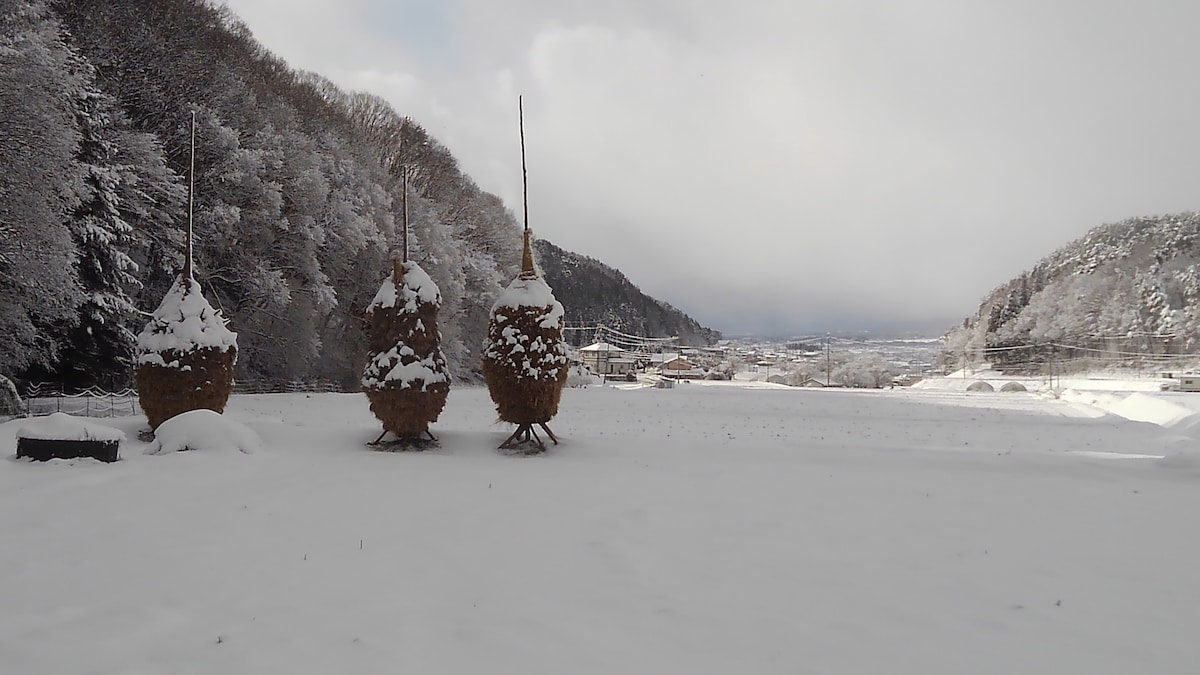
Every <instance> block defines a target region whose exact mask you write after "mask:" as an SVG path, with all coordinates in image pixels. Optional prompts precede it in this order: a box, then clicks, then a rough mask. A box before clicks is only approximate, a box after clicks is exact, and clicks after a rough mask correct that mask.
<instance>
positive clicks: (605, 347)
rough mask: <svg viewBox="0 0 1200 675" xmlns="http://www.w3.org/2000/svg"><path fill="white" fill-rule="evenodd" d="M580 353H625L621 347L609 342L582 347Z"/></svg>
mask: <svg viewBox="0 0 1200 675" xmlns="http://www.w3.org/2000/svg"><path fill="white" fill-rule="evenodd" d="M579 351H581V352H617V353H624V352H625V350H624V349H621V348H620V347H617V346H616V345H610V344H608V343H607V342H594V343H592V344H590V345H588V346H586V347H580V348H579Z"/></svg>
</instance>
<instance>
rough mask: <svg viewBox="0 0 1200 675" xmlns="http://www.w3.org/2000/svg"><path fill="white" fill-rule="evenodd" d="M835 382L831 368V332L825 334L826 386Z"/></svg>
mask: <svg viewBox="0 0 1200 675" xmlns="http://www.w3.org/2000/svg"><path fill="white" fill-rule="evenodd" d="M831 384H833V374H832V373H830V370H829V333H826V334H825V386H826V387H828V386H829V385H831Z"/></svg>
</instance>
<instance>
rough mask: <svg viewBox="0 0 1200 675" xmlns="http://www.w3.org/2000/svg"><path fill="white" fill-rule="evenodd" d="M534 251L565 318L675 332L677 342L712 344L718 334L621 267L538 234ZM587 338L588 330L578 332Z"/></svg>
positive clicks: (634, 330)
mask: <svg viewBox="0 0 1200 675" xmlns="http://www.w3.org/2000/svg"><path fill="white" fill-rule="evenodd" d="M535 253H536V255H537V257H538V264H539V265H540V267H541V269H542V275H543V276H544V277H545V279H546V282H547V283H549V284H550V287H551V288H553V289H554V296H555V298H557V299H558V301H559V302H561V303H562V304H563V307H564V308H565V309H566V312H567V324H568V325H573V326H594V325H604V326H608V327H609V328H615V329H617V330H620V331H622V332H625V333H629V334H631V335H639V336H645V337H670V336H678V337H679V341H680V343H681V344H684V345H689V346H705V345H710V344H712V343H714V342H716V341H717V340H719V339H721V334H720V333H719V332H717V331H715V330H712V329H710V328H705V327H704V326H701V325H700V324H699V323H697V322H696V320H695V319H693V318H691V317H690V316H688V315H687V314H684V313H683V312H682V311H680V310H678V309H676V308H675V307H672V306H671V305H669V304H667V303H665V302H662V301H660V300H655V299H654V298H652V297H650V296H648V295H646V294H645V293H642V291H641V290H639V289H638V287H637V286H634V285H633V283H632V282H631V281H629V279H627V278H626V277H625V275H624V274H622V273H621V272H620V271H619V270H616V269H613V268H611V267H609V266H608V265H605V264H604V263H602V262H600V261H599V260H595V259H593V258H589V257H587V256H582V255H579V254H578V253H572V252H571V251H565V250H563V249H561V248H559V247H557V246H555V245H554V244H552V243H550V242H548V241H545V240H538V241H537V242H536V243H535ZM580 337H581V338H582V339H584V340H585V341H586V340H590V337H591V336H590V335H589V336H580Z"/></svg>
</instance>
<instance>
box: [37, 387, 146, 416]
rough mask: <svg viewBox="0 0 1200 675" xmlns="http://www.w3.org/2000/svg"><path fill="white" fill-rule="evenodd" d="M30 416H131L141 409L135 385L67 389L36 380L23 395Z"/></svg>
mask: <svg viewBox="0 0 1200 675" xmlns="http://www.w3.org/2000/svg"><path fill="white" fill-rule="evenodd" d="M21 402H22V404H23V407H24V411H25V415H26V417H36V416H38V415H49V414H51V413H56V412H63V413H67V414H68V415H75V416H77V417H127V416H129V415H137V414H139V413H140V412H141V408H140V407H139V406H138V399H137V392H135V391H134V390H132V389H122V390H120V391H104V390H103V389H99V388H97V387H90V388H88V389H83V390H80V391H72V392H67V391H65V390H63V389H62V388H61V387H59V386H57V385H49V384H45V383H40V382H39V383H33V384H30V385H28V386H27V387H26V388H25V396H24V398H23V399H22V401H21Z"/></svg>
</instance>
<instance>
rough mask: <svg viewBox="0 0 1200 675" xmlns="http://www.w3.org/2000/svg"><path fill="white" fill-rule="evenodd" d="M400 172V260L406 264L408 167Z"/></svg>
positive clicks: (403, 167) (404, 167) (402, 168)
mask: <svg viewBox="0 0 1200 675" xmlns="http://www.w3.org/2000/svg"><path fill="white" fill-rule="evenodd" d="M400 172H401V173H402V174H403V176H402V180H401V184H402V185H403V190H404V192H403V193H402V194H401V196H400V203H401V204H403V205H404V206H403V212H402V215H401V219H400V256H401V258H400V260H401V262H408V166H407V165H405V166H402V167H401V168H400Z"/></svg>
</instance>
